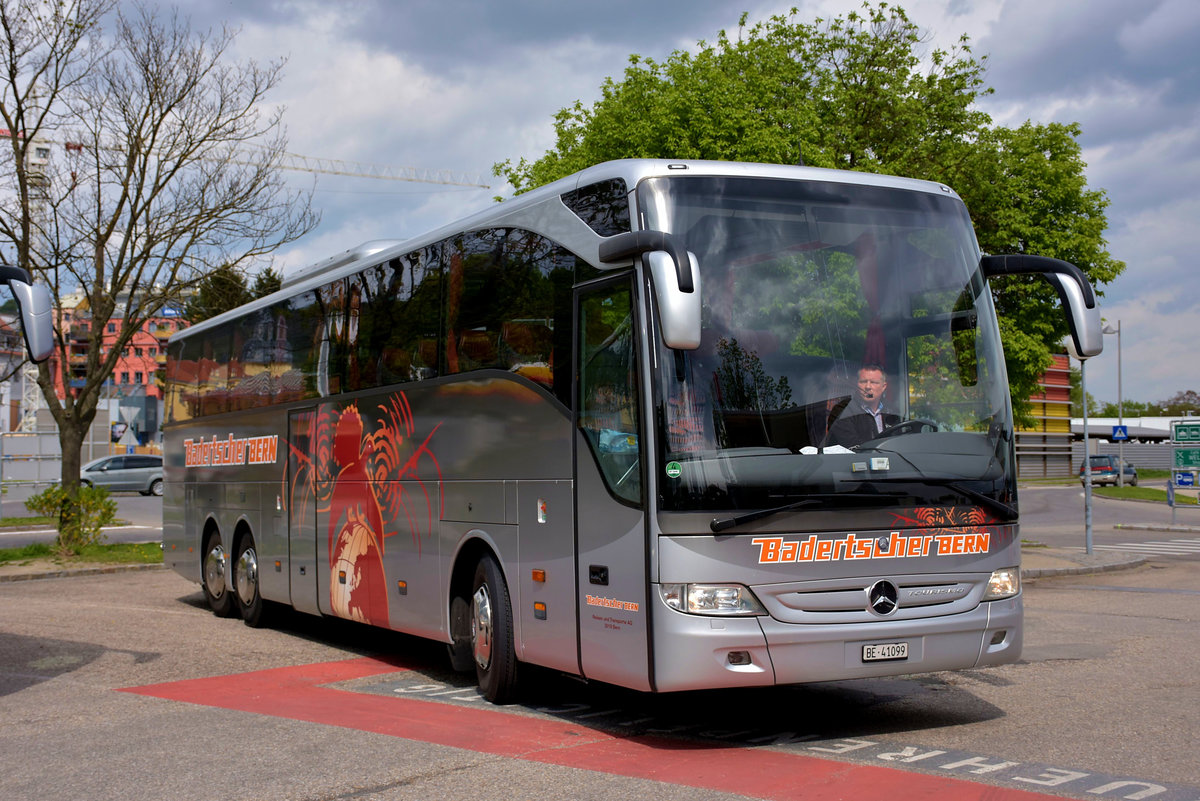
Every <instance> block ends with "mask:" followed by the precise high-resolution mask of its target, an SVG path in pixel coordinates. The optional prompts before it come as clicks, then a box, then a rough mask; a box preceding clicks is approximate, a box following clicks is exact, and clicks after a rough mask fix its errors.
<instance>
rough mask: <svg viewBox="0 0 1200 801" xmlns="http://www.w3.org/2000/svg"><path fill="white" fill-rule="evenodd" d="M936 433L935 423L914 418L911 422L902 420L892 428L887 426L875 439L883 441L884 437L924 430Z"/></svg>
mask: <svg viewBox="0 0 1200 801" xmlns="http://www.w3.org/2000/svg"><path fill="white" fill-rule="evenodd" d="M926 428H927V429H929V430H930V431H937V430H938V427H937V423H935V422H933V421H932V420H925V419H923V418H920V417H914V418H913V419H911V420H902V421H900V422H899V423H896V425H894V426H888V427H887V428H885V429H883V430H882V431H880V432H879V433H878V434H876V435H875V439H883V438H884V437H892V436H897V435H900V434H915V433H917V432H918V431H922V430H924V429H926Z"/></svg>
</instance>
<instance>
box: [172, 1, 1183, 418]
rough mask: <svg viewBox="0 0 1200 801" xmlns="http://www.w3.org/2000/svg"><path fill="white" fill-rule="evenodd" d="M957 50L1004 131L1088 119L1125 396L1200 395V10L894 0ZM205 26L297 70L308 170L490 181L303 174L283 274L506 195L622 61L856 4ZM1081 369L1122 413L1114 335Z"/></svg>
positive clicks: (496, 4) (294, 112)
mask: <svg viewBox="0 0 1200 801" xmlns="http://www.w3.org/2000/svg"><path fill="white" fill-rule="evenodd" d="M897 4H898V5H900V6H902V7H903V8H905V9H906V10H907V12H908V14H909V17H910V19H912V20H913V21H914V22H915V23H917V24H918V25H919V26H921V28H922V29H924V30H925V31H926V33H927V35H928V36H929V42H930V47H931V48H932V47H936V46H941V47H949V46H950V45H952V44H953V43H954V42H955V41H956V40H957V39H958V37H959V36H960V35H962V34H967V35H968V36H969V37H970V39H971V41H972V45H973V48H974V52H975V54H976V55H982V54H987V56H988V72H987V76H986V77H987V83H988V85H989V86H991V87H993V88H994V89H995V94H994V95H992V96H991V97H989V98H987V99H986V102H985V104H984V105H983V108H984V110H986V111H987V112H988V113H990V114H991V115H992V117H993V120H994V121H995V122H996V123H997V124H1002V125H1018V124H1020V123H1021V122H1022V121H1024V120H1026V119H1031V120H1033V121H1035V122H1052V121H1059V122H1078V123H1080V124H1081V125H1082V128H1083V136H1082V138H1081V144H1082V146H1083V150H1084V159H1085V161H1086V162H1087V164H1088V171H1087V176H1088V183H1089V186H1090V187H1091V188H1094V189H1103V190H1105V191H1106V192H1107V194H1108V197H1109V199H1110V201H1111V205H1110V206H1109V209H1108V222H1109V229H1108V232H1107V239H1108V243H1109V249H1110V250H1111V252H1112V253H1113V254H1114V256H1116V257H1117V258H1119V259H1121V260H1123V261H1125V262H1126V264H1127V265H1128V268H1127V270H1126V272H1125V274H1124V275H1123V276H1121V277H1120V278H1119V279H1117V281H1116V282H1114V283H1113V284H1112V285H1111V286H1109V287H1108V288H1107V291H1106V297H1105V298H1104V300H1103V307H1104V308H1103V313H1104V316H1105V318H1106V319H1107V320H1109V321H1110V322H1111V323H1113V324H1115V323H1116V321H1117V320H1120V321H1121V326H1122V361H1123V366H1122V369H1123V383H1124V395H1125V397H1126V398H1128V399H1131V400H1139V401H1158V400H1162V399H1164V398H1167V397H1169V396H1171V395H1173V394H1175V393H1176V392H1178V391H1180V390H1185V389H1196V390H1200V358H1198V353H1200V348H1198V347H1197V346H1198V344H1200V343H1198V342H1197V341H1196V340H1197V337H1198V336H1200V281H1197V280H1195V279H1194V278H1193V275H1194V272H1195V259H1194V257H1193V255H1192V254H1189V253H1187V250H1186V249H1187V248H1188V247H1191V248H1192V249H1193V251H1195V249H1196V246H1197V239H1198V237H1197V235H1196V232H1197V229H1198V221H1200V145H1198V142H1200V114H1198V109H1200V103H1198V98H1200V56H1198V55H1197V49H1196V44H1195V43H1196V42H1197V41H1200V2H1196V0H1137V2H1129V1H1128V0H899V2H897ZM179 5H180V9H181V10H182V12H183V13H184V14H185V15H188V16H189V17H190V18H191V22H192V25H193V27H195V28H208V27H219V26H220V25H221V24H222V23H223V22H224V23H228V24H230V25H232V26H234V27H237V28H240V31H241V32H240V34H239V37H238V40H237V47H236V55H237V56H238V57H239V58H253V59H255V60H258V61H263V62H265V61H269V60H272V59H277V58H281V57H285V58H287V59H288V63H287V67H286V72H285V77H284V80H283V82H282V84H281V85H280V86H279V87H278V89H277V90H276V91H275V92H274V94H273V95H272V96H271V98H270V99H271V100H273V101H274V102H276V103H278V104H280V105H283V106H285V107H286V116H285V120H286V124H287V127H288V136H289V143H290V144H289V149H290V150H292V151H293V152H295V153H299V154H302V155H305V156H309V157H313V158H324V159H341V160H347V161H360V162H367V163H371V164H380V165H392V166H398V167H415V168H422V169H429V170H436V171H439V172H442V171H444V172H445V173H448V174H452V176H451V177H454V178H458V179H462V178H467V179H470V178H472V177H474V178H476V179H478V180H479V181H480V182H482V183H488V184H493V186H492V188H491V189H488V190H485V189H470V188H463V187H457V186H450V185H443V184H434V183H401V182H394V181H382V180H366V179H352V178H344V177H338V176H333V175H324V174H322V175H310V174H305V173H296V174H295V177H294V180H295V181H296V185H297V186H313V185H314V182H315V195H314V200H315V204H316V206H317V207H318V208H319V209H320V210H321V212H322V214H323V220H322V223H321V225H320V226H319V227H318V228H317V230H315V231H314V232H313V233H311V234H309V235H308V236H307V237H305V238H304V239H302V240H300V241H299V242H297V243H295V244H294V245H292V246H290V247H288V248H287V249H285V250H284V251H282V252H281V253H280V254H279V261H278V264H277V266H280V267H282V268H283V269H284V270H285V271H287V272H290V271H293V270H296V269H299V268H301V267H303V266H305V265H307V264H310V263H312V262H315V261H318V260H321V259H324V258H326V257H328V256H331V255H333V254H335V253H340V252H342V251H344V250H346V249H348V248H350V247H353V246H354V245H357V244H359V243H360V242H364V241H367V240H370V239H403V238H406V237H409V236H414V235H417V234H420V233H422V232H423V231H425V230H428V229H430V228H433V227H435V226H437V225H440V224H443V223H447V222H450V221H451V220H453V219H456V218H458V217H461V216H463V215H465V214H467V213H470V212H473V211H476V210H478V209H479V208H481V207H482V206H485V205H487V204H488V203H490V202H491V197H492V196H493V195H496V194H504V192H505V188H504V187H503V186H502V185H496V184H497V179H494V178H493V177H492V176H491V167H492V165H493V164H494V163H495V162H498V161H502V160H505V159H512V160H514V161H515V160H517V159H519V158H521V157H525V158H529V159H534V158H537V157H539V156H540V155H541V154H542V153H543V152H544V151H545V150H546V149H547V148H548V147H550V145H551V144H552V143H553V115H554V113H555V112H556V111H557V110H558V109H560V108H563V107H565V106H568V105H571V104H573V103H574V102H575V101H576V100H581V101H583V102H584V103H585V104H588V105H590V104H591V103H592V102H593V101H594V100H595V99H596V97H597V96H598V89H599V86H600V84H601V82H602V81H603V80H604V78H605V77H607V76H619V75H620V74H621V73H622V71H623V70H624V68H625V66H626V64H627V63H628V57H629V55H630V54H632V53H637V54H640V55H644V56H649V57H652V58H656V59H662V58H665V57H666V56H667V55H668V54H670V53H671V52H672V51H673V50H677V49H688V48H694V47H695V44H696V42H697V41H698V40H701V39H703V40H708V41H712V40H714V39H715V38H716V35H717V32H718V31H720V30H721V29H730V30H731V29H733V28H735V27H736V25H737V21H738V18H739V16H740V15H741V13H742V12H743V11H745V12H748V13H749V15H750V19H751V20H752V21H753V20H759V19H764V18H766V17H767V16H770V15H771V14H776V13H786V12H787V11H788V10H789V9H790V8H791V7H793V6H797V7H799V9H800V15H801V17H802V18H804V19H806V20H811V19H814V18H816V17H818V16H823V17H829V16H831V15H837V14H844V13H845V12H847V11H850V10H853V9H855V8H858V7H859V3H858V0H790V1H789V2H769V1H767V0H743V2H741V3H736V2H734V3H731V2H727V1H725V0H657V2H655V1H652V2H645V0H638V1H637V2H631V1H630V0H607V2H604V3H586V4H585V3H579V4H576V3H571V2H563V0H493V1H492V2H489V0H355V1H350V0H347V1H345V2H335V3H331V2H325V0H229V1H228V2H213V0H180V4H179ZM1106 345H1107V349H1106V351H1105V353H1104V354H1103V355H1101V356H1100V357H1098V358H1096V359H1093V360H1091V361H1090V362H1089V364H1088V369H1087V377H1088V389H1089V391H1090V392H1091V394H1092V395H1094V396H1095V397H1097V398H1098V399H1100V400H1102V401H1103V400H1113V401H1115V400H1116V399H1117V394H1118V393H1117V352H1116V351H1117V348H1116V338H1115V337H1106Z"/></svg>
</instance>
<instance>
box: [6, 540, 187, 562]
mask: <svg viewBox="0 0 1200 801" xmlns="http://www.w3.org/2000/svg"><path fill="white" fill-rule="evenodd" d="M37 559H51V560H53V561H54V562H56V563H58V564H61V565H64V566H69V565H83V564H104V565H155V564H162V560H163V554H162V546H160V545H159V544H158V543H157V542H138V543H113V544H111V545H87V546H84V548H83V551H82V553H80V554H79V555H78V556H66V557H64V556H59V555H57V554H56V553H55V550H54V545H53V544H51V543H40V542H39V543H34V544H32V545H26V546H24V547H22V548H0V564H28V563H30V562H33V561H34V560H37Z"/></svg>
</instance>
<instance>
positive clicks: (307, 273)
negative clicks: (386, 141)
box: [171, 159, 958, 341]
mask: <svg viewBox="0 0 1200 801" xmlns="http://www.w3.org/2000/svg"><path fill="white" fill-rule="evenodd" d="M682 175H689V176H727V177H745V178H779V179H787V180H809V181H826V182H830V183H843V184H854V185H858V186H878V187H890V188H895V189H906V190H909V191H916V192H928V193H934V194H939V195H944V196H950V197H958V195H957V194H956V193H955V192H954V190H952V189H951V188H949V187H948V186H946V185H944V184H939V183H936V182H933V181H923V180H918V179H914V178H900V177H897V176H893V175H882V174H879V173H868V172H856V171H852V170H832V169H826V168H823V167H797V166H791V165H786V164H758V163H752V162H737V161H689V160H679V159H675V160H672V159H621V160H616V161H606V162H604V163H602V164H597V165H595V166H592V167H588V168H587V169H584V170H581V171H579V172H577V173H574V174H572V175H568V176H567V177H565V178H560V179H558V180H557V181H554V182H552V183H549V184H546V185H544V186H540V187H538V188H537V189H533V190H530V191H529V192H525V193H523V194H520V195H517V196H516V197H513V198H511V199H509V200H506V201H504V202H503V203H497V204H496V205H495V206H492V207H489V208H487V209H484V210H482V211H480V212H477V213H475V214H473V215H470V216H468V217H465V218H462V219H459V220H455V221H453V222H451V223H448V224H446V225H444V226H441V227H439V228H436V229H433V230H431V231H428V232H426V233H424V234H420V235H418V236H415V237H412V238H410V239H407V240H372V241H369V242H364V243H363V244H361V245H358V246H356V247H354V248H351V249H349V250H347V251H345V252H343V253H341V254H338V255H336V256H332V257H330V258H328V259H326V260H324V261H320V262H317V263H316V264H313V265H309V266H308V267H304V268H302V269H301V270H300V271H299V272H297V273H296V274H294V275H293V276H292V277H291V278H287V279H285V280H284V281H283V284H282V286H281V288H280V289H279V291H277V292H274V293H272V294H270V295H267V296H265V297H262V298H258V299H256V300H254V301H251V302H250V303H247V304H245V305H243V306H239V307H238V308H236V309H231V310H230V311H227V312H224V313H222V314H219V315H217V316H215V317H212V318H210V319H208V320H205V321H203V322H201V323H197V324H196V325H194V326H191V327H190V328H186V329H184V330H182V331H179V332H177V333H176V334H175V335H174V336H172V337H171V340H172V341H174V340H176V339H185V338H187V337H189V336H191V335H193V334H197V333H201V332H203V331H206V330H208V329H210V328H214V327H216V326H218V325H220V324H222V323H224V322H228V321H229V320H234V319H237V318H239V317H241V316H242V315H243V314H247V313H251V312H254V311H257V310H258V309H260V308H263V307H266V306H270V305H271V304H273V303H277V302H278V301H280V300H283V299H285V298H289V297H292V296H295V295H299V294H301V293H303V292H306V291H309V290H311V289H315V288H316V287H319V286H323V285H324V284H326V283H328V282H329V281H332V280H335V279H337V278H343V277H346V276H348V275H354V274H355V273H357V272H359V271H360V270H362V269H364V268H366V267H369V266H371V265H373V264H378V263H380V262H384V261H387V260H389V259H392V258H396V257H398V256H402V255H404V254H406V253H411V252H413V251H414V250H417V249H419V248H422V247H426V246H428V245H431V244H433V243H435V242H439V241H441V240H443V239H446V238H447V237H450V236H453V235H455V234H458V233H462V232H465V231H475V230H479V229H482V228H490V227H504V226H505V225H514V226H516V223H514V222H512V221H511V219H510V218H517V217H520V216H521V212H523V211H526V210H528V209H530V208H532V207H535V206H537V205H538V204H541V203H544V202H545V201H546V200H547V199H549V198H552V197H557V196H559V195H562V194H564V193H567V192H572V191H574V190H576V189H578V188H580V187H584V186H589V185H591V184H595V183H599V182H601V181H607V180H613V179H617V178H620V179H623V180H624V181H625V183H626V186H628V187H629V189H630V191H633V189H634V188H635V187H637V185H638V184H639V183H640V182H641V181H643V180H645V179H647V178H655V177H665V176H672V177H673V176H682ZM516 227H519V226H516ZM598 238H599V237H598Z"/></svg>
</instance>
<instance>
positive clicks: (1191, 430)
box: [1171, 420, 1200, 444]
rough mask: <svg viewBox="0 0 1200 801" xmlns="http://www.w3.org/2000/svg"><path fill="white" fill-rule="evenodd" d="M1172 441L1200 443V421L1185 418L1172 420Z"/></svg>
mask: <svg viewBox="0 0 1200 801" xmlns="http://www.w3.org/2000/svg"><path fill="white" fill-rule="evenodd" d="M1171 441H1172V442H1182V443H1190V442H1195V443H1198V444H1200V421H1197V422H1195V423H1193V422H1190V421H1184V420H1173V421H1171Z"/></svg>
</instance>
